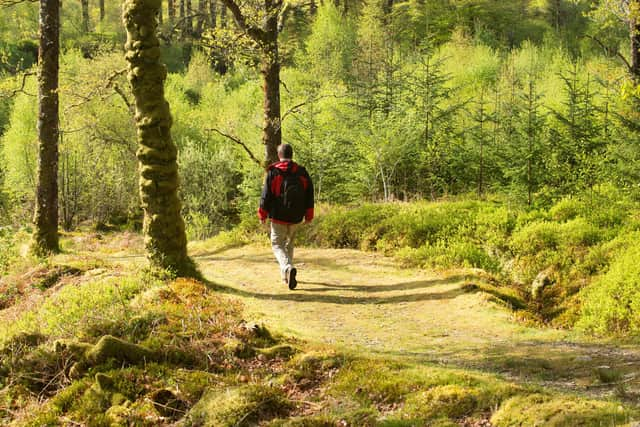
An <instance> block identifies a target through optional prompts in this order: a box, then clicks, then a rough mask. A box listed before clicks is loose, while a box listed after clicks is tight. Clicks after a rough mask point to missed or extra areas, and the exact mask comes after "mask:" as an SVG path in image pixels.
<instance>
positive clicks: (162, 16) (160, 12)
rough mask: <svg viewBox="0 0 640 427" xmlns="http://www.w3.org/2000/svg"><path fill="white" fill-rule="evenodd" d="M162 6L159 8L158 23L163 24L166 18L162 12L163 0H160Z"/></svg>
mask: <svg viewBox="0 0 640 427" xmlns="http://www.w3.org/2000/svg"><path fill="white" fill-rule="evenodd" d="M158 3H160V8H158V24H160V25H162V21H163V20H164V14H163V13H162V3H163V2H162V0H159V1H158Z"/></svg>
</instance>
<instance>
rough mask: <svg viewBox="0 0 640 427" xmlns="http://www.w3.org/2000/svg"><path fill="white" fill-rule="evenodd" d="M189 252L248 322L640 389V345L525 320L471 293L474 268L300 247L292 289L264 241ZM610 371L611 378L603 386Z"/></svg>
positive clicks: (404, 353)
mask: <svg viewBox="0 0 640 427" xmlns="http://www.w3.org/2000/svg"><path fill="white" fill-rule="evenodd" d="M194 255H195V257H196V260H197V262H198V263H199V265H200V268H201V270H202V272H203V273H204V275H205V277H206V278H207V279H209V280H210V281H212V282H213V283H215V284H216V285H217V286H218V287H219V289H220V290H221V291H223V292H226V293H229V294H233V295H235V296H237V297H239V298H241V299H242V300H243V301H244V303H245V304H246V307H247V310H248V312H249V313H250V314H249V315H250V316H251V317H252V318H253V320H257V321H264V322H265V323H266V324H268V325H270V327H272V328H275V329H276V330H278V331H280V332H283V333H286V334H291V335H294V336H297V337H300V338H303V339H307V340H309V341H312V342H314V341H315V342H322V343H328V344H333V345H338V346H345V347H348V348H355V349H357V350H365V351H367V352H369V353H373V354H379V355H381V356H394V357H401V358H411V359H412V360H423V361H429V362H436V363H439V364H443V365H448V366H455V367H460V368H466V369H479V370H483V371H490V372H495V373H498V374H501V375H504V376H506V377H509V378H510V379H513V380H516V381H527V382H536V383H539V384H541V385H544V386H550V387H554V388H560V389H565V390H566V389H570V390H575V391H579V392H581V393H587V394H593V395H599V396H603V395H606V394H609V393H613V392H614V390H615V389H618V390H620V385H621V384H622V385H624V389H625V392H626V393H627V394H628V396H629V398H630V399H632V400H633V398H634V397H636V396H637V395H636V389H637V386H638V384H639V382H640V381H639V380H640V379H638V378H635V377H634V375H635V372H638V370H639V368H640V348H638V347H631V346H630V347H624V348H623V347H619V346H612V345H605V344H598V343H593V342H586V341H584V342H583V341H581V339H580V337H578V336H576V335H575V334H573V335H572V334H570V333H568V332H563V331H558V330H553V329H538V328H530V327H526V326H524V325H522V324H521V323H519V322H517V321H516V320H514V318H513V315H512V313H511V312H510V311H509V310H507V309H504V308H502V307H500V306H497V305H495V304H494V303H491V302H490V300H489V298H487V295H486V294H483V293H482V292H477V291H469V288H468V287H465V285H466V284H469V283H473V282H474V277H473V275H472V274H461V273H459V272H456V273H452V274H449V275H438V274H435V273H430V272H425V271H420V270H414V269H402V268H399V267H398V266H397V265H396V264H395V263H394V261H393V260H392V259H389V258H385V257H382V256H379V255H376V254H370V253H363V252H359V251H352V250H326V249H307V248H303V249H299V250H298V251H297V253H296V260H297V264H298V268H299V273H298V279H299V287H298V289H297V290H295V291H293V292H292V291H289V289H288V288H287V287H286V286H285V285H284V284H282V283H281V282H280V278H279V273H278V269H277V264H276V263H275V260H274V259H273V256H272V254H271V251H270V248H268V247H266V246H244V247H241V248H234V249H229V250H219V251H207V250H206V248H204V249H203V248H201V249H200V250H199V251H197V252H196V253H195V254H194ZM602 366H608V367H609V368H600V369H599V368H598V367H602ZM599 371H600V372H602V371H605V372H604V374H602V373H599ZM607 374H612V375H613V377H614V379H613V383H615V384H602V381H601V379H602V376H603V375H607Z"/></svg>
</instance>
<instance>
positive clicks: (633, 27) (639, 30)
mask: <svg viewBox="0 0 640 427" xmlns="http://www.w3.org/2000/svg"><path fill="white" fill-rule="evenodd" d="M629 34H630V37H631V70H630V71H631V75H632V76H633V78H634V80H636V81H637V82H640V0H629Z"/></svg>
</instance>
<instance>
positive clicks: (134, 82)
mask: <svg viewBox="0 0 640 427" xmlns="http://www.w3.org/2000/svg"><path fill="white" fill-rule="evenodd" d="M159 6H160V0H126V1H125V4H124V13H123V21H124V25H125V27H126V29H127V43H126V45H125V49H126V56H125V58H126V60H127V62H128V63H129V73H128V75H127V77H128V79H129V82H130V83H131V88H132V91H133V95H134V97H135V109H136V115H135V121H136V127H137V129H138V145H139V146H138V151H137V153H136V154H137V157H138V161H139V163H140V168H139V170H140V184H139V185H140V199H141V206H142V209H143V211H144V225H143V230H144V235H145V247H146V249H147V254H148V257H149V260H150V261H151V263H152V265H155V266H159V267H162V268H167V269H170V270H172V271H174V272H176V273H177V274H178V275H191V274H193V273H194V271H195V270H194V267H193V263H192V261H191V260H190V259H189V257H188V255H187V238H186V234H185V227H184V221H183V219H182V216H181V214H180V208H181V203H180V199H179V198H178V165H177V149H176V146H175V145H174V143H173V141H172V139H171V123H172V119H171V113H170V110H169V103H168V102H167V101H166V99H165V97H164V82H165V79H166V77H167V69H166V67H165V66H164V64H162V62H161V61H160V43H159V41H158V38H157V36H156V29H157V25H158V24H157V21H156V15H157V13H158V8H159Z"/></svg>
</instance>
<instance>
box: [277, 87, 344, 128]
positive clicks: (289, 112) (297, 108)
mask: <svg viewBox="0 0 640 427" xmlns="http://www.w3.org/2000/svg"><path fill="white" fill-rule="evenodd" d="M281 83H282V82H281ZM347 97H348V95H322V96H318V97H317V98H311V99H307V100H306V101H304V102H301V103H299V104H296V105H294V106H293V107H291V108H289V109H288V110H287V111H286V112H285V113H284V114H283V115H282V119H280V122H284V119H286V118H287V116H288V115H290V114H295V113H297V112H298V111H299V110H300V108H301V107H304V106H305V105H307V104H311V103H314V102H317V101H320V100H321V99H325V98H335V99H341V98H347Z"/></svg>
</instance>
